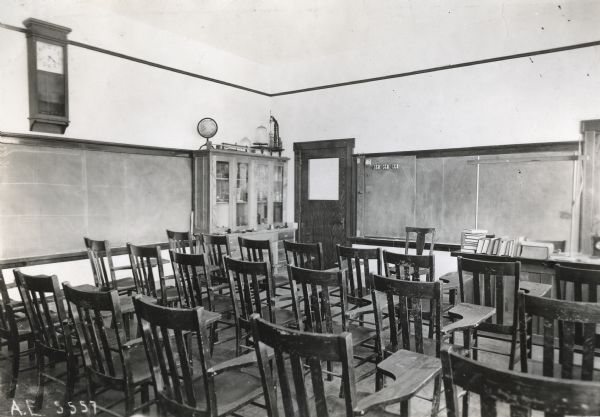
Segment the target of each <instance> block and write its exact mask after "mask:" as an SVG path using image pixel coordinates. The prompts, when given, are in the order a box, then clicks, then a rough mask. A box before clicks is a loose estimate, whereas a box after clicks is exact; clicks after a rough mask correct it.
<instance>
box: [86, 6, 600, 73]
mask: <svg viewBox="0 0 600 417" xmlns="http://www.w3.org/2000/svg"><path fill="white" fill-rule="evenodd" d="M85 1H88V2H90V3H93V4H94V5H95V6H96V7H98V8H101V9H107V11H109V12H112V13H116V14H119V15H122V16H124V17H127V18H131V19H135V20H138V21H140V22H142V23H145V24H148V25H151V26H154V27H157V28H161V29H163V30H166V31H170V32H173V33H175V34H177V35H180V36H184V37H186V38H189V39H190V40H193V41H199V42H202V43H205V44H208V45H211V46H213V47H216V48H219V49H222V50H225V51H227V52H230V53H233V54H235V55H238V56H242V57H244V58H247V59H250V60H252V61H255V62H258V63H261V64H266V65H278V64H289V63H290V62H294V61H305V60H310V59H314V58H318V57H323V56H331V55H336V54H337V55H340V54H341V55H344V54H346V53H348V52H351V51H354V52H355V53H360V51H368V50H369V49H373V48H376V49H381V47H385V48H386V49H388V50H393V51H402V50H404V49H405V50H407V52H409V51H410V53H414V51H413V50H414V48H411V44H414V43H417V44H418V45H419V47H420V48H422V47H423V46H426V47H428V51H427V52H426V53H428V54H431V53H432V52H433V53H435V50H436V48H444V49H447V48H448V44H447V42H445V41H446V40H448V39H449V40H451V41H452V42H453V45H454V47H455V48H456V49H464V48H469V47H470V46H471V44H473V48H481V49H482V53H483V51H485V52H486V53H485V54H484V55H488V56H494V55H495V53H502V52H504V51H502V50H498V51H493V45H494V42H493V41H494V39H501V41H500V42H504V43H506V39H510V40H511V42H512V43H514V44H515V45H514V48H508V49H518V47H519V46H520V47H523V48H535V47H537V46H538V45H539V46H540V47H552V46H559V45H562V44H568V43H569V42H574V41H577V42H580V41H582V40H597V39H595V36H598V35H600V32H599V31H598V30H596V31H595V32H596V33H589V32H590V31H589V27H590V26H589V24H588V23H585V24H582V21H583V20H585V21H586V22H588V21H589V20H591V19H592V17H593V16H595V18H594V21H595V22H596V23H597V21H598V17H600V1H597V0H565V1H560V0H558V1H547V0H537V1H536V0H502V1H500V0H327V1H323V0H302V1H295V0H286V1H283V0H171V1H164V0H85ZM85 1H84V0H78V2H81V3H84V2H85ZM595 26H596V27H600V25H597V24H596V25H595ZM482 40H488V41H487V42H486V41H482ZM530 44H531V45H530ZM511 46H513V45H511ZM500 49H501V48H500ZM505 49H506V48H505ZM476 52H479V51H476ZM412 58H413V59H411V58H410V57H409V60H415V59H414V58H417V57H412ZM416 61H418V58H417V59H416Z"/></svg>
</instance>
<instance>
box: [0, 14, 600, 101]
mask: <svg viewBox="0 0 600 417" xmlns="http://www.w3.org/2000/svg"><path fill="white" fill-rule="evenodd" d="M0 28H3V29H8V30H12V31H15V32H20V33H27V31H26V30H25V29H23V28H20V27H17V26H12V25H7V24H4V23H1V22H0ZM68 43H69V45H72V46H77V47H80V48H84V49H88V50H91V51H95V52H99V53H104V54H107V55H111V56H114V57H117V58H121V59H126V60H129V61H133V62H137V63H139V64H144V65H148V66H151V67H154V68H159V69H162V70H165V71H171V72H174V73H177V74H181V75H186V76H188V77H192V78H198V79H201V80H204V81H209V82H213V83H216V84H221V85H224V86H227V87H231V88H236V89H238V90H243V91H247V92H250V93H254V94H259V95H261V96H265V97H278V96H285V95H291V94H299V93H306V92H310V91H317V90H325V89H331V88H339V87H347V86H350V85H355V84H364V83H372V82H377V81H385V80H390V79H394V78H404V77H410V76H414V75H420V74H427V73H431V72H439V71H447V70H453V69H457V68H464V67H470V66H475V65H483V64H490V63H495V62H500V61H508V60H513V59H519V58H528V57H531V56H536V55H546V54H553V53H559V52H565V51H571V50H575V49H582V48H591V47H596V46H600V41H593V42H585V43H578V44H573V45H566V46H561V47H557V48H549V49H541V50H537V51H530V52H522V53H518V54H512V55H503V56H499V57H493V58H486V59H480V60H476V61H467V62H461V63H458V64H450V65H443V66H439V67H431V68H425V69H420V70H415V71H407V72H401V73H397V74H390V75H384V76H380V77H372V78H364V79H360V80H353V81H346V82H341V83H335V84H326V85H321V86H316V87H308V88H302V89H297V90H289V91H281V92H279V93H267V92H265V91H261V90H257V89H253V88H249V87H244V86H242V85H239V84H234V83H230V82H227V81H223V80H219V79H216V78H212V77H207V76H204V75H200V74H196V73H193V72H190V71H185V70H181V69H178V68H174V67H170V66H167V65H162V64H159V63H156V62H152V61H148V60H145V59H141V58H136V57H133V56H131V55H126V54H122V53H119V52H115V51H111V50H108V49H104V48H100V47H97V46H93V45H89V44H86V43H83V42H77V41H73V40H69V41H68Z"/></svg>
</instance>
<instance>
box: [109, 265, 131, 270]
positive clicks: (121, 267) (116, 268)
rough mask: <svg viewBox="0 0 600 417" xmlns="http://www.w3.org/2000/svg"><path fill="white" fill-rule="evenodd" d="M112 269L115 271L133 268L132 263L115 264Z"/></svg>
mask: <svg viewBox="0 0 600 417" xmlns="http://www.w3.org/2000/svg"><path fill="white" fill-rule="evenodd" d="M111 269H112V270H113V271H124V270H126V269H131V265H121V266H113V267H112V268H111Z"/></svg>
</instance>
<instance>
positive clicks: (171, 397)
mask: <svg viewBox="0 0 600 417" xmlns="http://www.w3.org/2000/svg"><path fill="white" fill-rule="evenodd" d="M133 304H134V307H135V312H136V315H137V317H138V323H139V326H140V329H141V331H142V338H143V340H144V347H145V349H146V356H147V359H148V362H149V365H150V369H151V373H152V379H153V383H154V385H155V387H156V395H157V400H158V402H159V403H160V405H161V406H162V407H163V408H164V409H165V410H166V411H168V412H169V413H170V414H172V415H185V416H191V415H207V416H213V415H217V408H216V407H217V404H216V397H215V392H214V386H213V385H212V384H211V383H209V377H208V370H209V369H210V368H211V366H212V362H211V359H210V354H209V351H208V346H209V345H210V343H209V338H208V333H207V329H206V326H205V325H204V324H202V323H203V315H204V311H205V310H204V309H203V308H201V307H197V308H193V309H187V308H170V307H164V306H160V305H157V304H152V303H149V302H147V301H146V300H144V299H143V298H142V297H141V296H136V297H135V298H134V300H133ZM192 338H195V339H196V343H197V349H198V352H199V355H198V356H196V355H194V359H193V360H192V349H193V347H194V345H193V343H192ZM198 357H199V359H198ZM197 378H202V379H203V384H202V386H203V388H204V393H202V394H203V395H202V394H200V393H197V392H195V391H194V389H193V387H194V386H195V385H196V384H195V381H196V379H197ZM201 400H202V408H201V409H199V408H198V407H200V405H201Z"/></svg>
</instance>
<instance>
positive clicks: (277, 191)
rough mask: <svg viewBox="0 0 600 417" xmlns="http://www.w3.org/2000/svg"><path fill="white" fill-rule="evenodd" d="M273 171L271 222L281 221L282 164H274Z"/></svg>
mask: <svg viewBox="0 0 600 417" xmlns="http://www.w3.org/2000/svg"><path fill="white" fill-rule="evenodd" d="M274 169H275V171H274V173H273V223H283V166H281V165H275V167H274Z"/></svg>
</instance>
